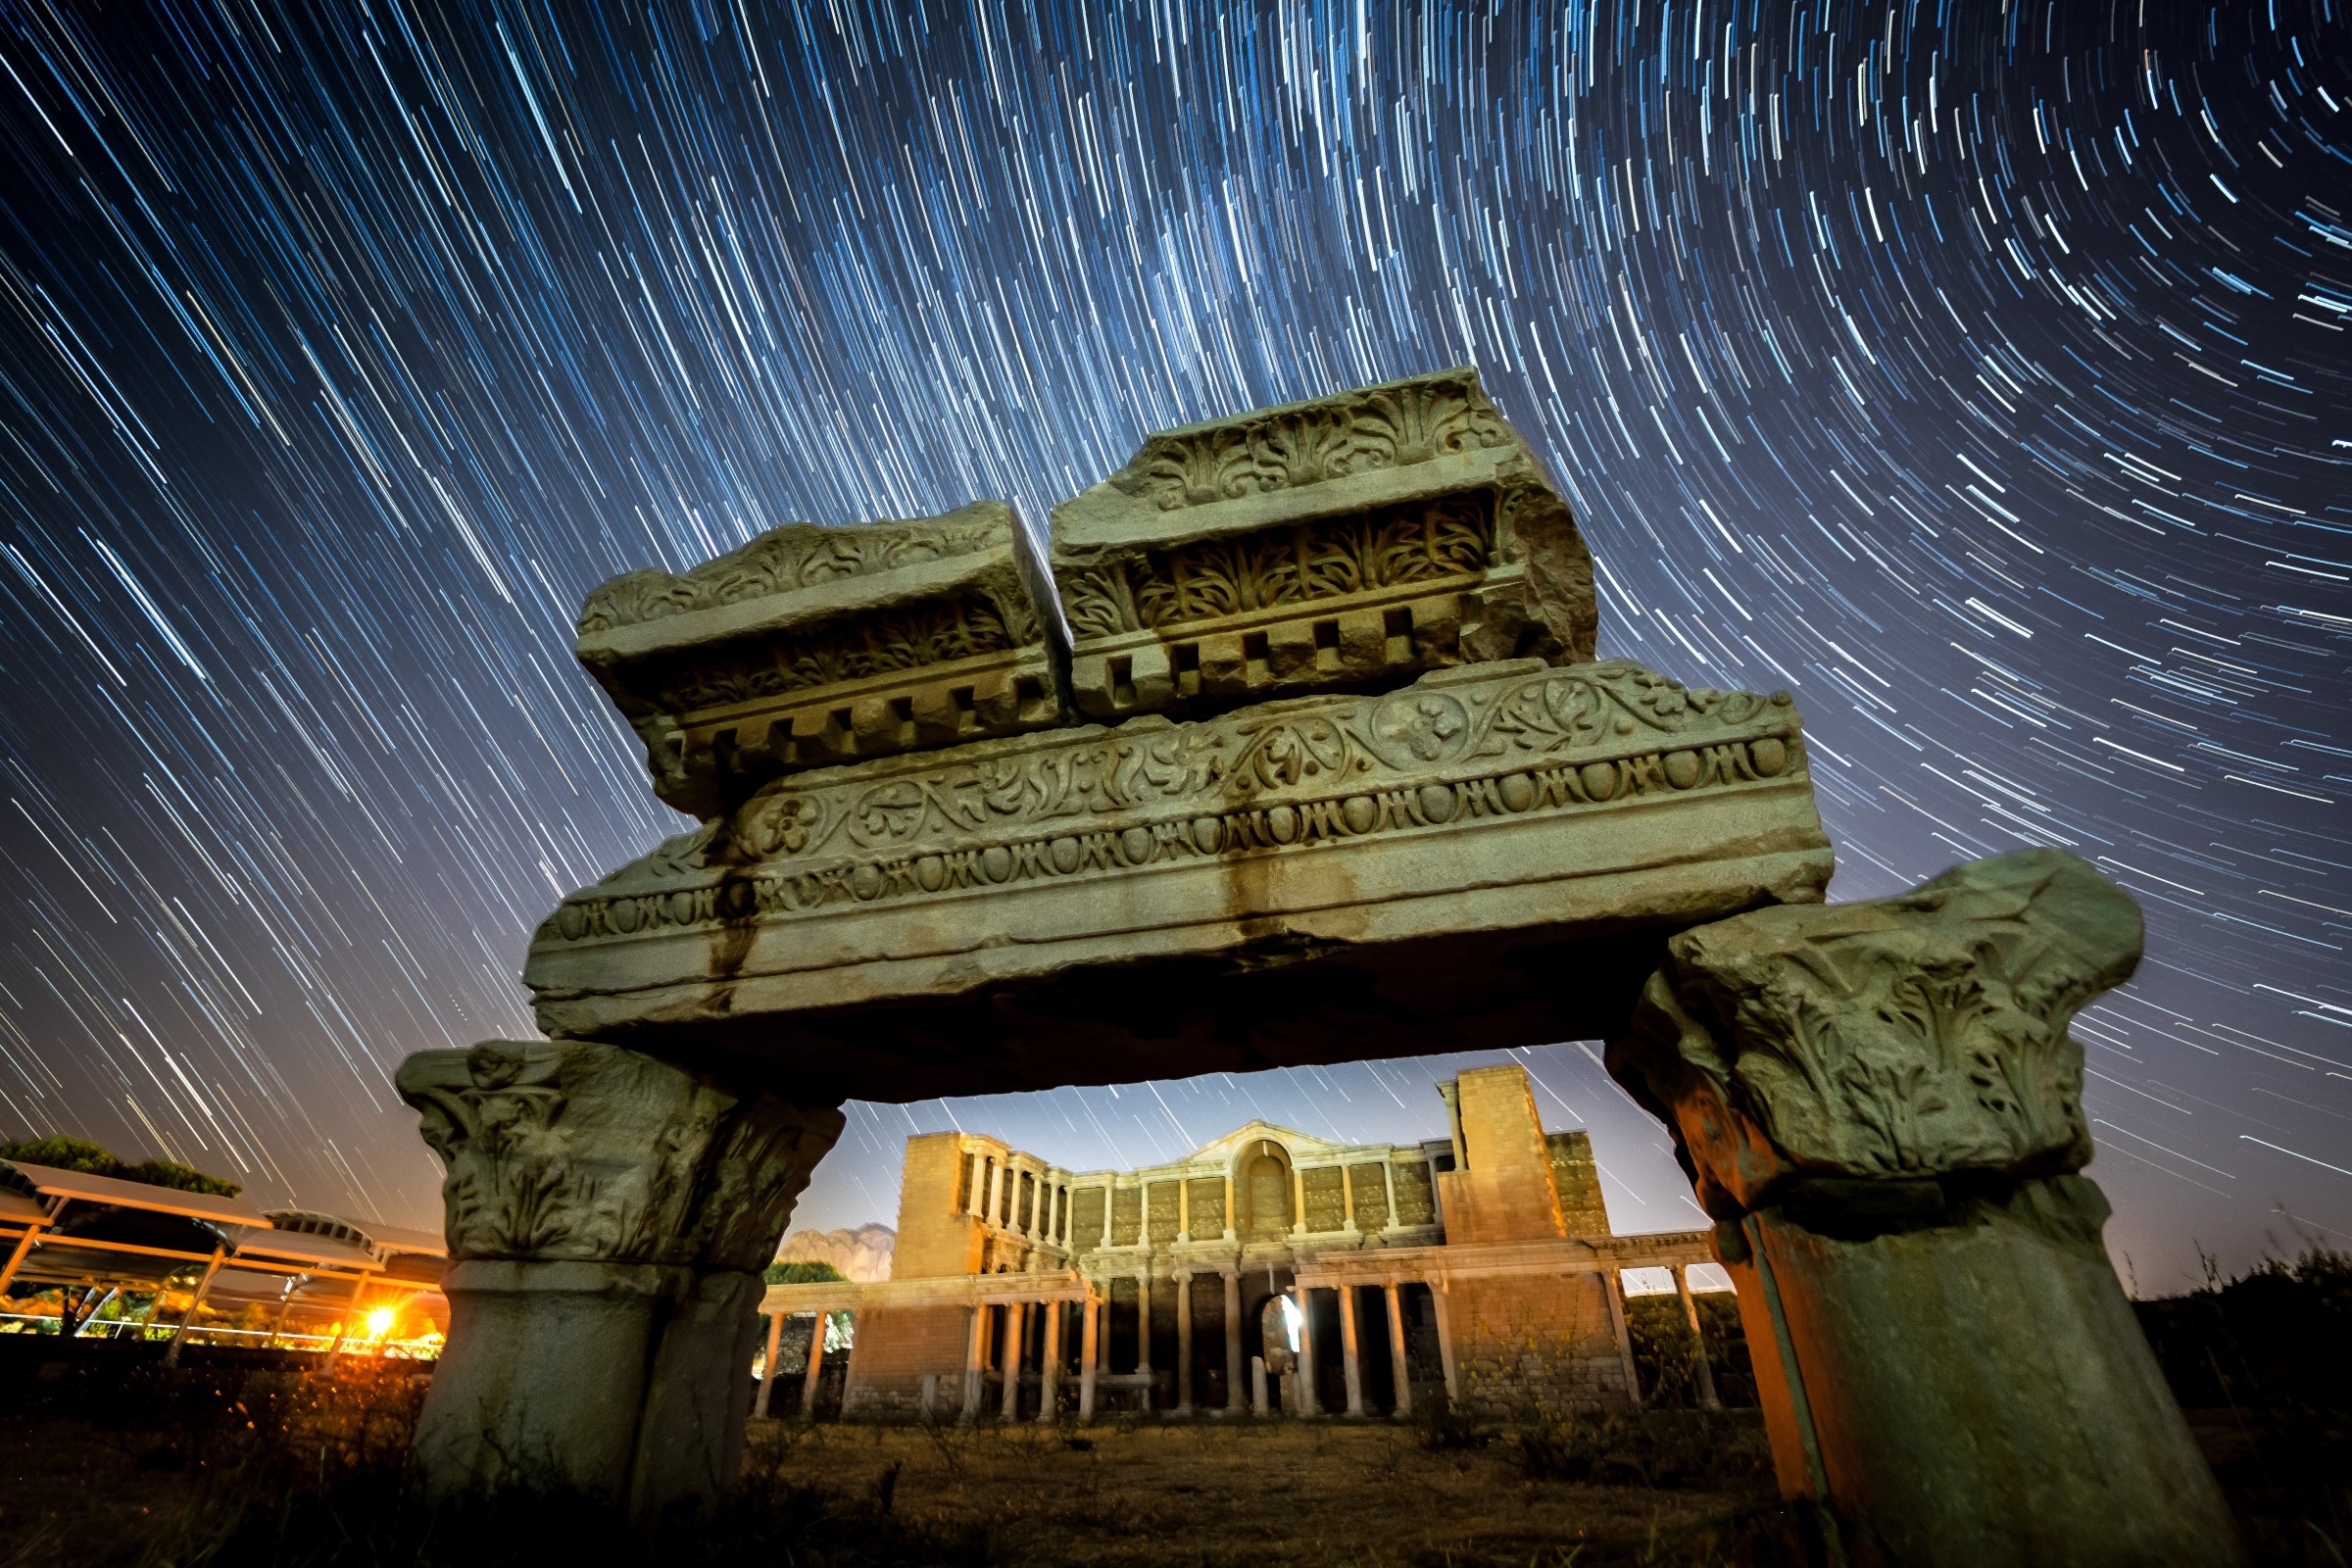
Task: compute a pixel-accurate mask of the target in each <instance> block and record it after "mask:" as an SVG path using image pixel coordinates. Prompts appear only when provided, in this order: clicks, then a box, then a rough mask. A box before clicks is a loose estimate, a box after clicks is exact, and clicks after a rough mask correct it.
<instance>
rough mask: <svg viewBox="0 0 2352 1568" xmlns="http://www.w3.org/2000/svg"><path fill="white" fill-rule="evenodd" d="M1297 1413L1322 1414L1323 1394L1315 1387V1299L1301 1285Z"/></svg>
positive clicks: (1312, 1294)
mask: <svg viewBox="0 0 2352 1568" xmlns="http://www.w3.org/2000/svg"><path fill="white" fill-rule="evenodd" d="M1322 1413H1323V1392H1322V1391H1321V1390H1320V1389H1318V1388H1316V1387H1315V1297H1314V1293H1313V1292H1312V1291H1310V1290H1308V1289H1307V1288H1306V1287H1305V1286H1303V1285H1301V1286H1299V1414H1301V1415H1321V1414H1322Z"/></svg>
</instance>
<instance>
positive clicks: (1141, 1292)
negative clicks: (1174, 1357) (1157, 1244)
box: [1135, 1268, 1152, 1410]
mask: <svg viewBox="0 0 2352 1568" xmlns="http://www.w3.org/2000/svg"><path fill="white" fill-rule="evenodd" d="M1135 1370H1136V1371H1137V1373H1138V1374H1140V1375H1141V1376H1144V1377H1147V1378H1148V1377H1150V1376H1151V1375H1152V1271H1151V1270H1150V1269H1149V1268H1146V1269H1140V1270H1138V1271H1137V1273H1136V1276H1135ZM1144 1408H1145V1409H1147V1410H1149V1409H1151V1408H1152V1391H1151V1390H1150V1389H1146V1390H1144Z"/></svg>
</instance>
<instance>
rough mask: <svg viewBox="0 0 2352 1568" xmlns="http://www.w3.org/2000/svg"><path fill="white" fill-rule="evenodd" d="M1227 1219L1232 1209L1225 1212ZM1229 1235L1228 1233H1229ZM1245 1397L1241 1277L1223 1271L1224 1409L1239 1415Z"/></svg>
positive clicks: (1231, 1213) (1230, 1215) (1232, 1272)
mask: <svg viewBox="0 0 2352 1568" xmlns="http://www.w3.org/2000/svg"><path fill="white" fill-rule="evenodd" d="M1225 1216H1226V1218H1228V1219H1231V1218H1232V1217H1233V1210H1232V1208H1230V1207H1228V1208H1227V1209H1226V1210H1225ZM1229 1234H1230V1233H1229ZM1245 1397H1247V1396H1246V1395H1245V1394H1244V1393H1243V1390H1242V1277H1241V1275H1239V1274H1237V1273H1235V1272H1234V1271H1233V1270H1232V1269H1227V1270H1226V1271H1225V1408H1226V1409H1227V1410H1229V1411H1233V1412H1236V1413H1239V1412H1240V1410H1241V1408H1242V1402H1243V1400H1244V1398H1245Z"/></svg>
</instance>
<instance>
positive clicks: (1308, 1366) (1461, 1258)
mask: <svg viewBox="0 0 2352 1568" xmlns="http://www.w3.org/2000/svg"><path fill="white" fill-rule="evenodd" d="M1612 1242H1613V1243H1614V1244H1615V1245H1611V1246H1608V1247H1605V1248H1603V1247H1596V1246H1593V1245H1592V1244H1589V1243H1585V1242H1580V1241H1563V1242H1557V1243H1549V1242H1539V1243H1505V1244H1498V1245H1469V1246H1463V1245H1456V1246H1451V1247H1446V1248H1443V1249H1437V1248H1432V1249H1410V1250H1400V1251H1397V1252H1394V1253H1382V1252H1365V1253H1346V1252H1326V1253H1322V1254H1320V1255H1318V1256H1316V1257H1315V1258H1313V1259H1312V1260H1310V1261H1309V1262H1308V1263H1307V1264H1306V1265H1305V1266H1303V1267H1301V1268H1300V1269H1299V1274H1298V1278H1297V1282H1296V1285H1295V1287H1294V1291H1293V1293H1292V1294H1293V1295H1294V1298H1295V1299H1297V1301H1298V1303H1299V1324H1300V1330H1299V1360H1300V1363H1301V1370H1302V1372H1303V1373H1304V1375H1303V1376H1302V1377H1301V1378H1300V1380H1299V1386H1300V1390H1301V1393H1302V1399H1301V1403H1302V1405H1303V1406H1304V1408H1303V1410H1302V1412H1301V1413H1303V1414H1307V1415H1321V1414H1323V1413H1325V1412H1324V1411H1323V1409H1322V1396H1321V1390H1320V1389H1319V1387H1318V1386H1317V1385H1318V1379H1317V1376H1316V1372H1317V1370H1318V1368H1319V1365H1320V1362H1319V1357H1318V1353H1317V1349H1316V1347H1315V1344H1314V1339H1313V1324H1314V1311H1313V1294H1312V1293H1314V1292H1317V1291H1322V1290H1329V1291H1331V1292H1333V1293H1334V1296H1335V1298H1336V1300H1337V1305H1338V1308H1339V1311H1338V1317H1339V1323H1340V1366H1341V1377H1342V1383H1343V1386H1344V1387H1345V1389H1346V1391H1347V1393H1346V1405H1345V1412H1346V1413H1347V1414H1348V1415H1350V1416H1362V1415H1366V1414H1368V1413H1371V1412H1370V1411H1368V1410H1367V1408H1366V1395H1365V1386H1366V1377H1365V1370H1364V1365H1365V1363H1364V1358H1365V1356H1367V1355H1369V1354H1377V1353H1379V1348H1378V1347H1372V1348H1367V1347H1365V1346H1364V1345H1363V1344H1362V1335H1361V1333H1360V1331H1359V1309H1358V1293H1359V1292H1363V1291H1374V1290H1377V1291H1379V1292H1380V1293H1381V1295H1382V1298H1383V1303H1382V1304H1383V1306H1384V1307H1385V1309H1386V1310H1385V1317H1386V1319H1387V1323H1388V1331H1389V1332H1388V1346H1387V1353H1388V1356H1389V1366H1390V1378H1391V1386H1392V1387H1393V1388H1394V1389H1395V1391H1396V1408H1395V1413H1397V1414H1398V1415H1403V1414H1407V1413H1409V1412H1410V1411H1411V1409H1412V1381H1411V1375H1410V1367H1409V1365H1408V1357H1407V1355H1406V1350H1405V1337H1404V1316H1403V1313H1402V1311H1401V1306H1402V1300H1401V1294H1400V1293H1401V1291H1402V1290H1403V1288H1404V1287H1406V1286H1410V1285H1421V1286H1425V1287H1427V1288H1428V1290H1429V1293H1430V1300H1431V1305H1432V1307H1433V1308H1434V1314H1435V1318H1436V1328H1437V1336H1438V1358H1439V1362H1440V1365H1441V1367H1442V1370H1443V1373H1444V1377H1445V1384H1446V1398H1447V1399H1448V1400H1449V1401H1459V1400H1460V1399H1461V1398H1462V1397H1463V1387H1462V1372H1461V1366H1460V1357H1459V1356H1458V1355H1457V1353H1456V1336H1455V1332H1454V1324H1453V1314H1452V1310H1451V1308H1452V1297H1453V1286H1454V1284H1455V1283H1456V1281H1469V1280H1500V1281H1504V1282H1507V1283H1508V1284H1509V1285H1511V1286H1513V1287H1516V1288H1519V1289H1522V1290H1524V1291H1525V1292H1528V1293H1531V1294H1537V1293H1543V1292H1545V1291H1547V1290H1557V1289H1559V1288H1560V1287H1561V1284H1562V1282H1563V1281H1565V1280H1568V1279H1573V1278H1576V1277H1580V1276H1597V1277H1598V1278H1599V1280H1600V1284H1601V1288H1602V1291H1603V1293H1604V1296H1605V1298H1606V1300H1607V1303H1608V1313H1609V1327H1610V1333H1611V1337H1612V1339H1613V1340H1614V1342H1615V1349H1616V1359H1617V1365H1618V1370H1619V1372H1620V1374H1621V1376H1622V1378H1623V1380H1624V1382H1623V1387H1624V1391H1625V1395H1626V1397H1627V1399H1628V1400H1629V1402H1631V1403H1633V1404H1636V1405H1639V1404H1641V1403H1642V1380H1641V1374H1640V1373H1639V1372H1638V1371H1637V1370H1636V1368H1635V1365H1634V1346H1633V1338H1632V1335H1631V1333H1630V1332H1629V1330H1628V1328H1627V1323H1626V1314H1625V1286H1624V1279H1623V1275H1624V1272H1625V1270H1627V1269H1629V1268H1645V1269H1646V1268H1664V1269H1666V1270H1667V1271H1668V1272H1669V1273H1670V1274H1671V1275H1672V1276H1673V1279H1674V1288H1675V1294H1676V1296H1677V1298H1678V1299H1680V1301H1681V1303H1682V1306H1683V1310H1684V1312H1685V1314H1686V1316H1687V1318H1688V1320H1689V1322H1690V1325H1691V1335H1692V1337H1693V1340H1694V1342H1695V1344H1696V1345H1697V1363H1696V1373H1697V1380H1698V1388H1699V1402H1700V1404H1701V1405H1702V1406H1703V1407H1705V1408H1707V1409H1720V1408H1721V1407H1722V1401H1721V1399H1720V1398H1718V1397H1717V1395H1716V1392H1715V1377H1714V1370H1713V1368H1712V1367H1711V1366H1710V1365H1709V1364H1708V1361H1707V1355H1706V1339H1705V1336H1704V1335H1703V1333H1701V1331H1700V1327H1699V1319H1698V1307H1697V1303H1696V1302H1695V1301H1694V1300H1693V1299H1691V1283H1690V1276H1689V1270H1690V1267H1691V1264H1693V1263H1701V1262H1710V1261H1712V1260H1713V1259H1712V1255H1711V1252H1710V1250H1709V1248H1708V1244H1707V1241H1706V1237H1705V1233H1703V1232H1691V1233H1688V1234H1683V1235H1671V1236H1633V1237H1622V1238H1613V1239H1612Z"/></svg>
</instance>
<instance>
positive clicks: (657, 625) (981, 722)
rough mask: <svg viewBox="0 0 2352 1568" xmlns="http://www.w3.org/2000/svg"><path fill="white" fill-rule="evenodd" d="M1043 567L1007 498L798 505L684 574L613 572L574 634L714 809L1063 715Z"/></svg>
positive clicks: (591, 665) (605, 681)
mask: <svg viewBox="0 0 2352 1568" xmlns="http://www.w3.org/2000/svg"><path fill="white" fill-rule="evenodd" d="M1042 581H1043V577H1042V573H1041V571H1040V570H1039V568H1038V567H1037V565H1036V564H1035V563H1034V561H1033V560H1032V559H1031V557H1030V552H1029V545H1028V541H1027V539H1026V537H1025V536H1024V535H1023V534H1022V532H1021V527H1020V523H1019V521H1018V520H1017V519H1016V518H1015V517H1014V516H1013V514H1012V509H1011V508H1009V507H1007V506H1005V504H1004V503H1002V502H996V501H981V502H975V503H974V504H972V505H971V506H968V507H965V508H963V509H961V510H960V511H957V512H952V513H949V514H947V515H945V516H939V517H929V518H923V519H919V520H916V521H910V522H872V523H860V524H858V525H856V526H854V527H846V528H825V527H818V526H816V525H814V524H811V523H803V522H795V523H786V524H785V525H783V526H782V527H778V528H771V529H769V530H768V531H767V532H766V533H763V534H761V535H760V537H759V538H757V539H755V540H753V541H752V542H751V543H750V544H748V545H745V546H744V547H743V548H742V549H740V550H736V551H733V552H731V553H729V554H727V555H724V556H720V557H719V558H718V559H717V560H715V561H711V562H707V563H705V564H702V565H700V566H697V567H695V568H694V569H693V570H691V571H688V572H686V573H684V574H683V575H677V576H673V575H671V574H670V573H668V572H665V571H633V572H630V573H629V574H628V575H626V576H623V577H615V578H613V580H612V581H611V582H608V583H606V584H605V585H604V586H603V587H601V588H599V589H598V590H597V591H596V592H595V593H593V594H591V595H590V596H589V598H588V603H587V606H586V608H585V609H584V610H583V611H582V612H581V614H580V623H579V634H580V635H579V644H578V653H579V659H580V662H581V663H582V664H584V665H586V666H587V667H588V670H589V672H590V673H591V674H593V675H594V676H595V677H596V678H597V681H598V682H599V683H600V684H601V685H602V686H603V687H604V688H605V690H606V692H607V693H608V694H610V695H611V697H612V699H613V704H614V705H615V706H616V707H618V708H619V710H620V711H621V713H622V715H623V716H624V717H626V718H627V719H628V720H629V722H630V723H631V725H633V726H634V727H635V728H636V730H637V733H638V735H639V737H640V738H641V739H643V740H644V742H645V746H646V760H647V765H648V766H649V767H650V768H651V769H652V771H653V776H654V793H655V794H656V795H658V796H660V797H661V798H662V800H663V801H664V802H666V803H667V804H669V805H670V806H672V807H675V808H676V809H679V810H681V811H685V812H687V813H688V814H689V815H693V816H700V817H711V816H715V815H718V814H719V813H720V812H721V811H723V810H725V809H727V808H729V807H730V806H732V805H734V804H735V803H737V802H739V801H741V800H742V799H743V798H744V797H745V796H747V795H749V794H750V793H751V792H752V791H753V790H754V789H756V788H758V786H759V785H760V783H762V782H764V781H766V780H767V779H770V778H774V777H776V776H777V775H779V774H782V773H786V772H790V771H792V770H794V769H796V768H805V767H814V766H819V765H822V764H826V763H833V762H843V761H849V760H855V759H858V758H863V757H880V756H887V755H889V754H891V753H894V752H903V751H909V750H913V749H916V748H919V747H928V746H940V745H946V744H950V743H953V742H956V741H964V740H973V739H977V738H979V737H982V736H989V735H1014V734H1019V733H1021V732H1022V731H1025V730H1032V729H1042V728H1046V727H1049V726H1052V725H1054V724H1058V723H1060V722H1061V721H1062V710H1061V705H1060V699H1059V695H1058V693H1057V690H1056V687H1055V682H1054V667H1053V654H1052V649H1051V646H1050V644H1049V642H1048V636H1047V630H1046V627H1045V623H1044V621H1043V619H1042V618H1041V616H1040V614H1039V605H1040V602H1041V598H1040V595H1041V592H1042Z"/></svg>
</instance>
